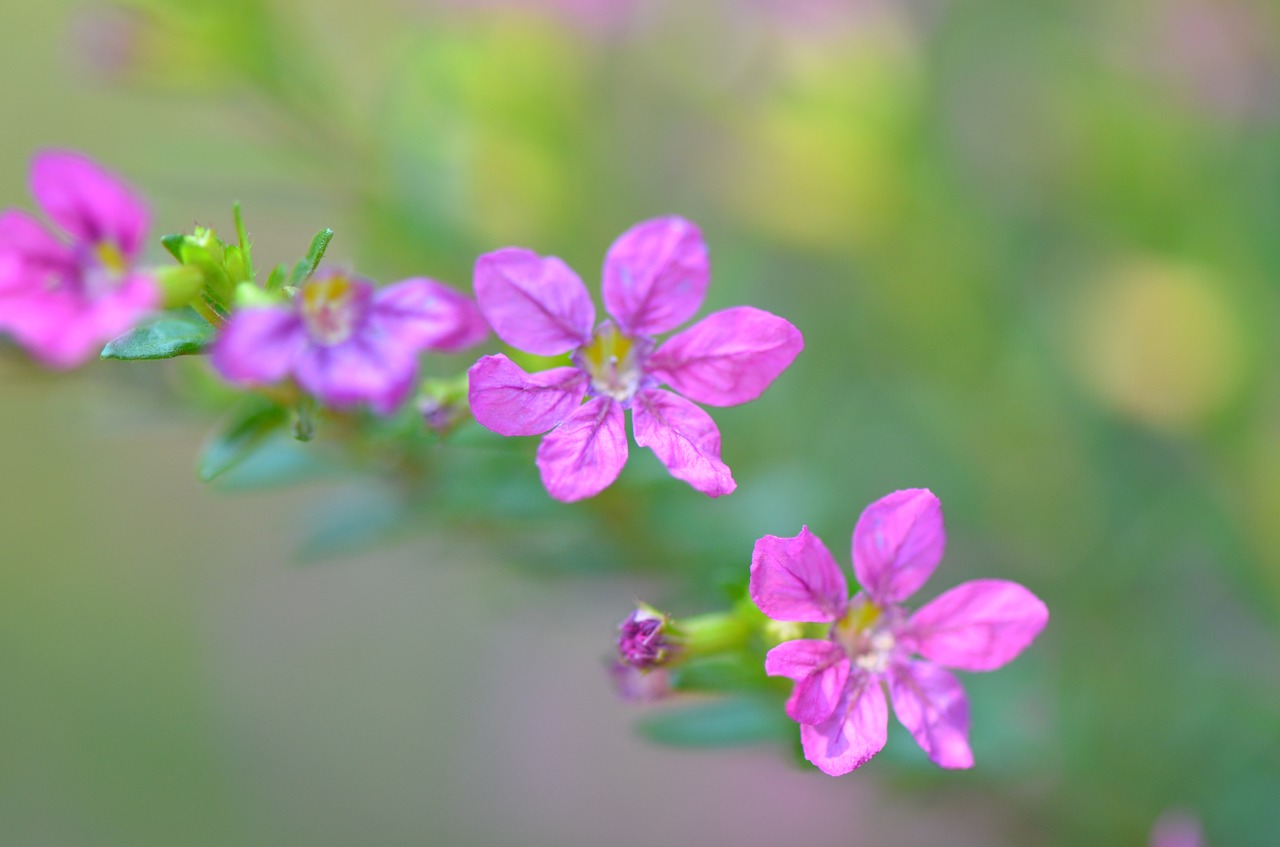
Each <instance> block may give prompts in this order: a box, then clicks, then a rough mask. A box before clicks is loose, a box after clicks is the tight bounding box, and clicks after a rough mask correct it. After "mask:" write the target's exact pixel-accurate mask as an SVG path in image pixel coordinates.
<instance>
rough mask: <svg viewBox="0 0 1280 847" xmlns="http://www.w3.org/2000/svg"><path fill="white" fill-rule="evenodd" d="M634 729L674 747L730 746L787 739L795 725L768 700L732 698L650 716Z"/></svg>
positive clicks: (777, 705) (776, 705) (772, 701)
mask: <svg viewBox="0 0 1280 847" xmlns="http://www.w3.org/2000/svg"><path fill="white" fill-rule="evenodd" d="M636 729H637V730H638V731H639V732H640V734H641V735H643V736H644V737H645V738H647V739H649V740H650V741H653V742H656V743H658V744H667V745H670V746H673V747H733V746H737V745H744V744H759V743H762V742H765V741H778V740H782V739H785V738H788V737H790V735H791V734H794V733H795V724H794V723H792V722H791V721H790V720H789V719H788V718H787V716H786V713H785V712H784V711H783V708H782V704H781V703H779V702H776V701H774V700H773V699H771V698H764V697H733V698H726V699H724V700H719V701H717V702H715V703H707V704H705V705H698V706H690V707H688V708H684V709H676V710H672V711H667V712H660V713H658V714H654V715H649V716H648V717H645V718H642V719H641V720H639V721H637V722H636Z"/></svg>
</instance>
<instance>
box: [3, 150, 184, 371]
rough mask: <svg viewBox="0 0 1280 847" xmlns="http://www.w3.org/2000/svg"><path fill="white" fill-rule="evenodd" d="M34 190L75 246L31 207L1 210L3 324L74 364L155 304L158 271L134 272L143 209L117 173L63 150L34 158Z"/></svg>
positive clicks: (23, 340)
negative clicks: (28, 209)
mask: <svg viewBox="0 0 1280 847" xmlns="http://www.w3.org/2000/svg"><path fill="white" fill-rule="evenodd" d="M31 193H32V195H34V197H35V198H36V202H37V203H38V204H39V205H40V208H41V209H43V210H44V213H45V214H46V215H48V217H49V218H50V220H52V221H53V222H54V223H55V224H57V225H58V226H59V227H61V228H62V229H63V230H64V231H65V232H66V233H67V234H68V235H69V236H70V243H67V242H65V241H63V240H61V239H59V238H58V237H57V236H56V235H54V234H53V233H51V232H50V231H49V230H48V229H47V228H46V227H45V226H44V225H43V224H41V223H40V222H39V221H37V220H36V219H35V218H34V217H32V216H31V215H29V214H27V213H26V212H23V211H20V210H18V209H7V210H5V211H4V213H3V214H0V330H3V331H6V332H8V333H9V334H11V335H12V336H13V337H14V338H16V339H17V340H18V342H19V343H20V344H21V345H22V346H23V347H25V348H26V349H27V351H28V352H30V353H31V354H32V355H33V356H35V357H36V358H37V359H39V360H40V361H41V362H43V363H44V364H46V365H49V366H50V367H55V368H69V367H73V366H75V365H78V364H81V363H82V362H84V361H85V360H87V359H90V358H92V357H94V356H96V355H97V353H98V351H99V350H100V349H101V347H102V345H103V343H105V342H107V341H109V340H111V339H112V338H115V337H116V336H117V335H120V334H121V333H123V332H125V331H126V330H129V329H131V328H133V327H134V326H136V325H137V324H138V323H139V321H141V319H142V318H143V316H144V315H146V314H147V313H148V312H149V311H151V310H152V309H154V308H155V307H157V306H158V305H159V302H160V289H159V287H158V286H157V284H156V281H155V279H154V277H153V276H152V275H151V274H149V273H146V272H143V271H140V270H139V269H137V268H136V262H137V260H138V257H139V255H140V254H141V252H142V244H143V240H144V238H145V236H146V231H147V210H146V207H145V206H144V205H143V204H142V201H141V200H139V199H138V197H137V196H136V195H135V194H134V193H133V190H132V189H130V188H129V187H128V186H127V185H125V183H124V182H123V181H122V180H121V179H120V178H119V177H117V176H116V175H115V174H112V173H110V172H108V171H106V170H103V169H102V168H101V167H99V166H98V165H97V164H96V163H94V162H93V161H91V160H90V159H89V158H87V157H85V156H83V155H81V154H79V153H74V152H70V151H64V150H47V151H44V152H41V153H39V154H37V156H36V157H35V160H34V161H33V162H32V165H31Z"/></svg>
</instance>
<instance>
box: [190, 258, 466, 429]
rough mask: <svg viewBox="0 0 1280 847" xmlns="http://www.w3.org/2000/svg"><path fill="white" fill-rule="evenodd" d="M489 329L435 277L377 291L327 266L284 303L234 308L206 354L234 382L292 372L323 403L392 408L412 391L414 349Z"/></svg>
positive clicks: (441, 345) (461, 344) (457, 341)
mask: <svg viewBox="0 0 1280 847" xmlns="http://www.w3.org/2000/svg"><path fill="white" fill-rule="evenodd" d="M488 332H489V329H488V327H487V326H485V323H484V318H483V317H482V316H481V315H480V311H479V310H478V309H477V308H476V305H475V303H474V302H472V300H471V299H470V298H468V297H466V296H464V295H462V294H459V293H458V292H456V291H454V290H453V289H451V288H449V287H448V286H445V285H442V284H440V283H438V282H435V281H433V280H429V279H424V278H415V279H407V280H404V281H403V282H398V283H396V284H394V285H389V286H387V287H386V288H382V289H375V288H374V285H373V283H372V282H370V281H368V280H365V279H361V278H360V277H356V276H349V275H347V274H344V273H340V272H338V271H334V270H328V269H325V270H322V271H320V272H319V273H317V274H316V275H315V276H313V277H312V278H311V279H309V280H307V282H306V283H304V284H303V285H302V287H301V288H300V289H299V291H298V294H297V296H295V297H294V298H293V300H292V301H291V302H288V303H283V304H280V305H270V306H256V307H248V308H244V309H240V310H237V311H236V312H234V313H233V314H232V315H231V318H230V320H228V321H227V324H226V326H225V327H223V329H222V332H221V333H219V335H218V338H217V340H216V341H215V342H214V345H213V349H212V351H211V353H212V362H213V366H214V367H215V368H216V369H217V370H218V371H219V372H220V373H221V374H222V375H223V376H224V377H226V378H227V379H229V380H231V381H232V382H236V383H240V384H246V385H267V384H271V383H275V382H279V381H281V380H283V379H285V378H286V377H288V376H292V377H293V378H294V379H295V380H297V382H298V384H299V385H300V386H301V387H302V388H303V389H305V390H306V391H308V392H309V393H311V394H312V395H314V396H315V397H317V398H319V399H320V400H321V401H322V402H324V403H325V404H327V405H329V406H332V407H335V408H343V407H348V406H353V405H356V404H358V403H368V404H369V405H370V406H371V407H373V409H374V411H376V412H379V413H381V414H390V413H391V412H393V411H394V410H395V408H396V407H397V406H399V405H400V404H401V403H402V402H403V401H404V400H405V398H406V397H408V395H409V393H410V392H411V391H412V389H413V385H414V381H415V379H416V378H417V374H418V354H419V353H420V352H421V351H423V350H445V351H455V350H461V349H463V348H465V347H469V346H471V345H473V344H476V343H478V342H479V341H481V340H482V339H483V338H484V337H485V336H486V335H487V334H488Z"/></svg>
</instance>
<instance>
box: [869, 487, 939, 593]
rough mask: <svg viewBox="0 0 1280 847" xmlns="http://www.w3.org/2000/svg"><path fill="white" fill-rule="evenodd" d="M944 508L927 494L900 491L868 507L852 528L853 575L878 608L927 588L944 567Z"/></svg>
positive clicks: (918, 489)
mask: <svg viewBox="0 0 1280 847" xmlns="http://www.w3.org/2000/svg"><path fill="white" fill-rule="evenodd" d="M946 544H947V533H946V530H945V529H944V528H943V525H942V504H941V503H939V502H938V498H937V497H935V496H933V492H931V491H929V490H928V489H926V488H910V489H907V490H905V491H895V492H893V493H892V494H889V495H887V496H885V497H881V498H880V499H879V500H877V501H876V502H874V503H872V504H871V505H870V506H868V507H867V508H866V509H865V510H864V511H863V512H862V515H861V516H860V517H859V518H858V524H857V526H855V527H854V528H853V571H854V573H855V574H856V575H857V577H858V582H859V583H861V584H862V587H863V588H864V589H866V591H867V593H868V594H870V595H871V597H872V599H873V600H875V601H876V602H877V603H879V604H881V605H884V604H887V603H896V602H898V601H900V600H902V599H904V598H906V597H909V596H910V595H911V594H913V593H914V592H915V591H916V589H918V588H919V587H920V586H922V585H924V583H925V580H927V579H928V578H929V575H930V574H932V573H933V569H934V568H936V567H937V566H938V562H940V561H942V552H943V550H944V549H945V548H946Z"/></svg>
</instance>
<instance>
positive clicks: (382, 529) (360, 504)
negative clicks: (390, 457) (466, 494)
mask: <svg viewBox="0 0 1280 847" xmlns="http://www.w3.org/2000/svg"><path fill="white" fill-rule="evenodd" d="M310 523H311V525H312V528H311V530H310V531H309V532H308V533H307V535H306V538H305V539H304V540H303V542H302V547H301V549H300V550H299V552H298V555H299V558H300V559H302V560H303V561H316V560H319V559H329V558H333V557H335V556H345V555H349V554H352V553H356V552H359V551H361V550H366V549H368V548H370V547H373V546H375V545H377V544H379V543H381V542H385V541H388V540H390V539H391V538H393V537H394V536H396V535H398V534H399V533H401V532H403V531H405V530H407V529H410V528H412V527H415V526H416V525H417V524H418V521H416V520H414V512H413V510H412V508H411V506H410V504H409V503H406V502H405V501H404V500H403V498H401V497H398V496H397V495H396V493H395V492H393V491H391V490H390V489H388V488H386V487H383V486H377V485H361V486H359V487H357V488H353V489H351V490H349V491H346V492H343V493H342V494H340V495H337V496H334V497H332V498H330V499H329V500H328V501H327V502H326V503H325V504H324V506H322V507H321V508H320V509H319V510H317V511H316V513H315V514H314V515H313V516H312V519H311V521H310Z"/></svg>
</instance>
